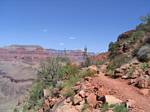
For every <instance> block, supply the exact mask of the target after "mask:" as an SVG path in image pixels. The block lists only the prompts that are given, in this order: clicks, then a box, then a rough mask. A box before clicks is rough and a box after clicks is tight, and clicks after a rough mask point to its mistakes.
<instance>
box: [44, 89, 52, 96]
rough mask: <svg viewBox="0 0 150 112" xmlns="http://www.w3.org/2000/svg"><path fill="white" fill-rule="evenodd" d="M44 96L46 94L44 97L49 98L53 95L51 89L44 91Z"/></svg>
mask: <svg viewBox="0 0 150 112" xmlns="http://www.w3.org/2000/svg"><path fill="white" fill-rule="evenodd" d="M43 94H44V97H48V96H49V95H50V94H51V91H50V90H49V89H44V90H43Z"/></svg>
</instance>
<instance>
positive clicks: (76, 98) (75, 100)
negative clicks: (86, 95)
mask: <svg viewBox="0 0 150 112" xmlns="http://www.w3.org/2000/svg"><path fill="white" fill-rule="evenodd" d="M82 100H83V99H82V98H81V96H79V94H76V95H75V96H74V97H73V104H74V105H77V104H79V103H80V102H82Z"/></svg>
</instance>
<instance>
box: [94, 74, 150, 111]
mask: <svg viewBox="0 0 150 112" xmlns="http://www.w3.org/2000/svg"><path fill="white" fill-rule="evenodd" d="M95 80H99V81H100V82H101V83H102V85H103V86H104V87H105V88H108V89H112V90H114V91H116V97H119V98H122V99H132V100H134V101H135V102H136V104H135V106H136V108H137V109H138V110H137V111H136V112H150V98H148V97H145V96H143V95H141V94H140V93H139V92H138V89H137V88H135V87H133V86H130V85H128V84H126V83H125V82H124V81H121V80H116V79H112V78H109V77H107V76H104V74H102V73H101V74H99V75H98V77H96V79H95ZM140 110H143V111H140Z"/></svg>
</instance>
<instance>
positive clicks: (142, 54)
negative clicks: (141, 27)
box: [137, 44, 150, 62]
mask: <svg viewBox="0 0 150 112" xmlns="http://www.w3.org/2000/svg"><path fill="white" fill-rule="evenodd" d="M137 58H138V60H139V61H143V62H146V61H149V59H150V44H146V45H144V46H142V47H141V48H140V49H139V51H138V52H137Z"/></svg>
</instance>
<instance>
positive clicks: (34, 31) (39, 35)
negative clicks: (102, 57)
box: [0, 0, 150, 53]
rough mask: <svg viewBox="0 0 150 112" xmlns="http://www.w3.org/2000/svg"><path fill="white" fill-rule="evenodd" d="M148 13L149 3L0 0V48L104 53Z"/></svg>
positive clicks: (128, 0) (148, 0)
mask: <svg viewBox="0 0 150 112" xmlns="http://www.w3.org/2000/svg"><path fill="white" fill-rule="evenodd" d="M148 13H150V0H0V46H1V47H2V46H7V45H11V44H19V45H20V44H21V45H22V44H23V45H41V46H43V47H44V48H53V49H62V50H63V49H83V48H84V47H85V46H86V47H87V49H88V51H92V52H96V53H98V52H104V51H107V48H108V44H109V43H110V42H111V41H115V40H116V39H117V37H118V35H120V34H121V33H122V32H125V31H128V30H130V29H133V28H135V27H136V26H137V25H138V24H139V23H140V22H141V21H140V19H139V17H140V16H143V15H146V14H148Z"/></svg>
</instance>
